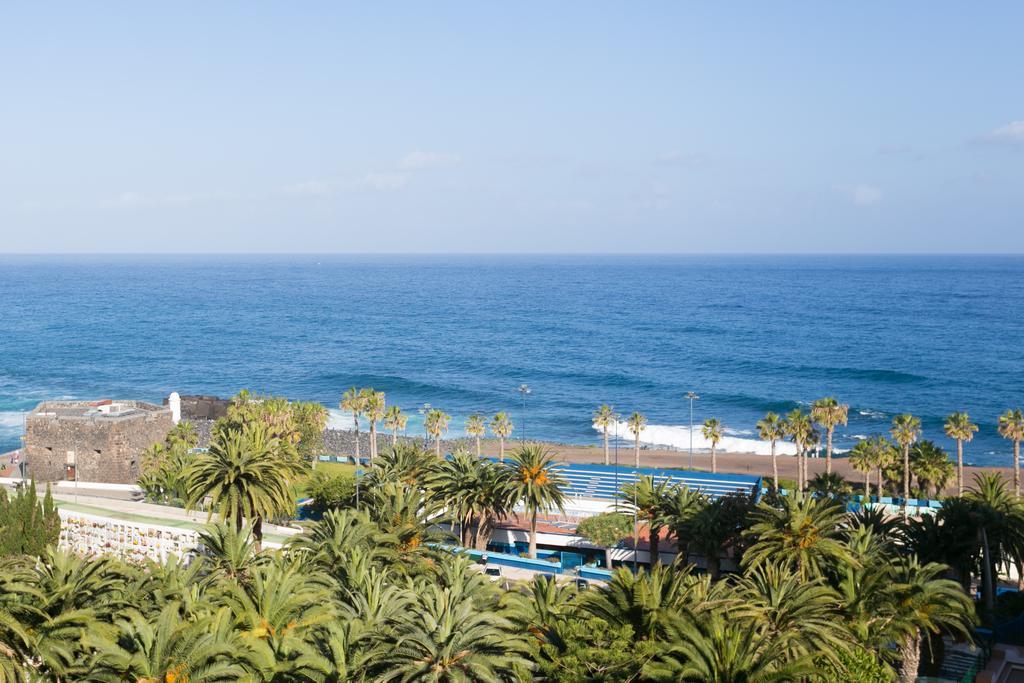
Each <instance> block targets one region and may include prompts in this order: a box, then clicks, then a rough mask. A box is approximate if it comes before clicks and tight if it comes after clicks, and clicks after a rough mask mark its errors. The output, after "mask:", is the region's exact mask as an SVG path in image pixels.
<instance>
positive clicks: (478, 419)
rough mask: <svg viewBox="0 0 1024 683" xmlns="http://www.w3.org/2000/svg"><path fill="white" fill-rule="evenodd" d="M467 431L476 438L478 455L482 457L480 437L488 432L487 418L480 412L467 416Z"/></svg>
mask: <svg viewBox="0 0 1024 683" xmlns="http://www.w3.org/2000/svg"><path fill="white" fill-rule="evenodd" d="M466 433H467V434H469V435H470V436H472V437H473V438H474V439H476V457H478V458H479V457H480V438H481V437H482V436H483V435H484V434H486V433H487V421H486V418H485V417H484V416H483V415H481V414H480V413H473V414H472V415H470V416H469V417H467V418H466Z"/></svg>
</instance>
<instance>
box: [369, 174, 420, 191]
mask: <svg viewBox="0 0 1024 683" xmlns="http://www.w3.org/2000/svg"><path fill="white" fill-rule="evenodd" d="M408 182H409V176H408V174H406V173H392V172H384V173H367V174H366V175H365V176H363V183H364V184H365V185H366V186H367V187H370V188H371V189H374V190H400V189H402V188H403V187H405V186H406V185H407V184H408Z"/></svg>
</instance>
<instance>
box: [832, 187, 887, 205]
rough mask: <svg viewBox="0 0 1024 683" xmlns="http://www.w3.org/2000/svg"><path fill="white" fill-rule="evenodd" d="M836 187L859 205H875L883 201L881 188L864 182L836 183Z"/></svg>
mask: <svg viewBox="0 0 1024 683" xmlns="http://www.w3.org/2000/svg"><path fill="white" fill-rule="evenodd" d="M834 189H835V190H836V191H838V192H841V193H842V194H843V195H845V196H846V197H848V198H849V200H850V201H851V202H853V203H854V204H856V205H857V206H874V205H875V204H878V203H880V202H881V201H882V197H883V196H884V195H883V192H882V190H881V188H878V187H875V186H874V185H866V184H864V183H861V184H858V185H836V186H835V187H834Z"/></svg>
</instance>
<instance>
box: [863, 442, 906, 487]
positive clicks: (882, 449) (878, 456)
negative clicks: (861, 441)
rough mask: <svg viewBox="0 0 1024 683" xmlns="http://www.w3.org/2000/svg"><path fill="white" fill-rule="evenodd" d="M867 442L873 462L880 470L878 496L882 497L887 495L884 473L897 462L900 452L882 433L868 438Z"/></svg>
mask: <svg viewBox="0 0 1024 683" xmlns="http://www.w3.org/2000/svg"><path fill="white" fill-rule="evenodd" d="M865 443H867V444H868V449H869V453H870V455H871V463H872V465H874V467H875V470H876V471H877V472H878V498H879V499H881V498H882V496H884V495H885V491H884V486H883V482H882V473H883V472H884V471H886V470H888V469H889V468H891V467H892V466H893V465H894V464H895V463H896V459H897V458H898V457H899V454H898V453H897V452H896V449H895V448H894V447H893V445H892V443H890V441H889V440H888V439H887V438H885V437H884V436H882V435H878V436H876V437H873V438H870V439H867V440H865Z"/></svg>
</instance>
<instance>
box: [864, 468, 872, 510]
mask: <svg viewBox="0 0 1024 683" xmlns="http://www.w3.org/2000/svg"><path fill="white" fill-rule="evenodd" d="M864 496H865V502H868V503H870V502H871V468H870V467H869V468H867V469H866V470H864Z"/></svg>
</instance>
